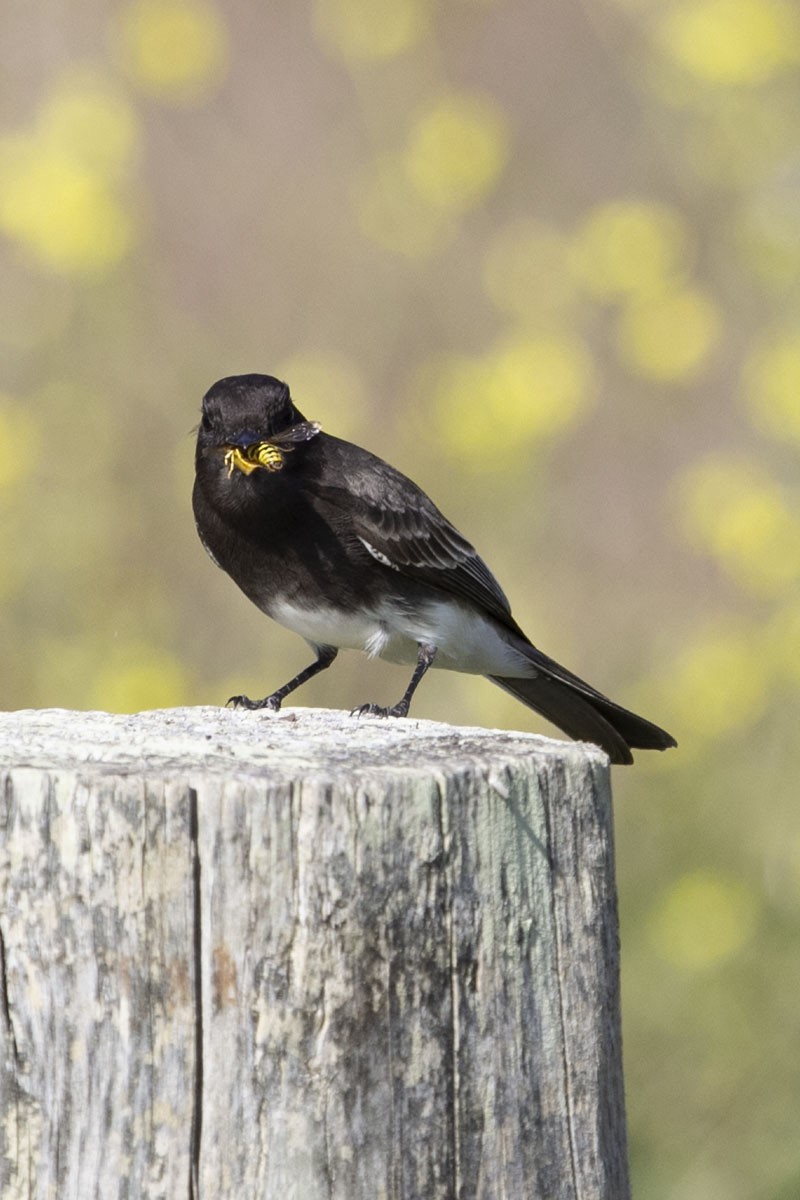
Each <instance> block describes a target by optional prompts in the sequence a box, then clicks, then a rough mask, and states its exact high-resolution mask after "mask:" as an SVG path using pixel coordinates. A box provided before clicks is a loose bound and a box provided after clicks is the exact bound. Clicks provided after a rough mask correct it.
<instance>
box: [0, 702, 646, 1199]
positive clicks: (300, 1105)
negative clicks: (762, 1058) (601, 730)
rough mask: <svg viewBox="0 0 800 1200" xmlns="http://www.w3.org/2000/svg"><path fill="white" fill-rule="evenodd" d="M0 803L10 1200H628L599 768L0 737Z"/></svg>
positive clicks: (362, 739)
mask: <svg viewBox="0 0 800 1200" xmlns="http://www.w3.org/2000/svg"><path fill="white" fill-rule="evenodd" d="M0 798H2V800H1V803H0V827H1V828H0V984H1V985H2V986H1V988H0V991H1V993H2V995H1V997H0V1155H1V1157H0V1194H2V1196H3V1198H4V1200H6V1197H8V1198H9V1200H10V1198H12V1197H36V1198H39V1197H41V1198H45V1197H48V1198H49V1197H57V1198H58V1200H62V1198H64V1200H72V1198H73V1197H74V1198H76V1200H77V1198H79V1197H80V1200H89V1198H92V1197H97V1198H100V1197H102V1198H103V1200H109V1198H111V1197H117V1196H119V1197H131V1198H134V1197H135V1198H140V1197H146V1198H148V1200H149V1198H151V1197H153V1198H155V1197H169V1198H170V1200H173V1198H175V1197H183V1196H186V1197H192V1198H193V1200H200V1198H201V1197H202V1198H203V1200H207V1198H212V1197H213V1198H217V1197H237V1198H238V1197H248V1198H250V1197H263V1198H264V1200H295V1198H296V1200H322V1198H323V1197H324V1198H325V1200H362V1198H363V1200H366V1198H367V1197H369V1200H384V1198H385V1200H416V1198H419V1200H528V1198H530V1200H539V1198H541V1200H561V1198H564V1200H578V1198H580V1200H592V1198H595V1197H596V1198H598V1200H624V1198H625V1197H627V1195H628V1183H627V1166H626V1147H625V1122H624V1106H623V1092H622V1074H621V1048H620V1032H619V1029H620V1027H619V992H618V944H617V915H616V899H615V890H614V864H613V839H612V826H611V800H610V791H609V784H608V769H607V765H606V760H605V757H604V755H602V754H601V753H600V752H599V751H597V750H595V749H594V748H591V747H583V746H578V745H575V744H571V743H563V742H553V741H548V740H546V739H542V738H536V737H533V736H530V735H525V734H509V733H505V732H500V731H487V730H476V729H456V728H453V727H450V726H446V725H438V724H434V723H431V722H424V721H414V720H406V721H382V720H380V719H377V718H366V719H361V720H355V719H353V718H351V717H349V716H347V715H345V714H342V713H338V712H322V711H316V710H308V709H305V710H299V709H298V710H288V711H285V712H282V713H280V714H270V713H263V714H253V713H237V712H227V711H225V710H220V709H182V710H171V711H168V712H157V713H141V714H137V715H134V716H125V717H116V716H110V715H108V714H102V713H70V712H58V711H49V712H28V713H15V714H0Z"/></svg>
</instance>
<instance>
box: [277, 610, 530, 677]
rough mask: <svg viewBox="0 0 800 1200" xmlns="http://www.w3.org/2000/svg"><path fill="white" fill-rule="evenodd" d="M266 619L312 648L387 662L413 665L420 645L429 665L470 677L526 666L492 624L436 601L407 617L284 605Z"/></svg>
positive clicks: (523, 672)
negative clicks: (430, 655) (431, 649)
mask: <svg viewBox="0 0 800 1200" xmlns="http://www.w3.org/2000/svg"><path fill="white" fill-rule="evenodd" d="M270 615H271V616H272V617H273V618H274V620H276V621H277V622H278V623H279V624H280V625H284V626H285V627H286V628H287V629H291V630H292V632H293V633H297V634H299V635H300V636H301V637H303V638H305V639H306V641H307V642H310V643H311V644H312V645H313V646H336V647H337V649H340V650H363V651H365V652H366V653H367V654H369V655H370V656H374V657H377V658H385V659H387V660H388V661H389V662H396V663H415V662H416V661H417V650H418V647H419V645H420V643H423V644H425V645H428V646H435V647H436V651H437V653H436V658H435V659H434V663H433V665H434V666H435V667H443V668H444V669H446V670H450V671H466V672H467V673H469V674H471V675H505V676H511V677H518V678H519V677H523V678H524V677H525V676H530V675H532V674H534V670H533V667H532V664H531V662H530V660H529V659H527V658H526V657H525V655H524V654H522V653H521V652H520V651H518V650H516V649H515V648H514V646H513V644H512V643H511V641H510V638H511V636H512V635H510V634H509V635H504V634H503V632H502V631H501V630H500V628H499V627H498V626H497V625H495V623H494V622H493V621H490V620H488V619H487V618H485V617H482V616H481V615H480V614H478V613H476V612H475V610H474V609H472V608H470V607H467V606H466V605H463V604H459V603H458V602H457V601H455V600H436V601H432V602H430V603H429V604H427V605H425V606H424V608H422V609H421V610H420V611H419V612H416V613H414V614H413V615H412V614H409V613H408V611H407V610H406V609H404V608H403V607H402V606H400V605H396V604H391V603H387V604H386V605H384V606H382V607H381V608H380V609H377V610H375V611H374V612H369V611H367V610H362V611H361V612H358V613H345V612H342V610H341V609H337V608H316V609H309V608H304V607H302V606H301V605H297V604H292V603H289V602H287V601H279V602H277V603H274V604H272V605H271V611H270Z"/></svg>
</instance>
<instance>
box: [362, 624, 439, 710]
mask: <svg viewBox="0 0 800 1200" xmlns="http://www.w3.org/2000/svg"><path fill="white" fill-rule="evenodd" d="M434 658H436V647H435V646H428V645H426V644H425V643H424V642H420V643H419V646H418V648H417V665H416V667H415V668H414V674H413V675H412V676H411V682H410V683H409V685H408V687H407V688H406V690H405V695H404V696H403V699H402V700H398V702H397V704H393V705H392V707H391V708H381V706H380V704H362V705H360V706H359V707H358V708H354V709H353V715H354V716H357V717H363V716H367V715H369V716H371V717H407V716H408V710H409V708H410V707H411V697H412V696H413V695H414V692H415V691H416V690H417V688H418V687H419V683H420V680H421V679H422V676H423V675H424V674H425V672H426V671H427V670H428V667H430V665H431V664H432V662H433V660H434Z"/></svg>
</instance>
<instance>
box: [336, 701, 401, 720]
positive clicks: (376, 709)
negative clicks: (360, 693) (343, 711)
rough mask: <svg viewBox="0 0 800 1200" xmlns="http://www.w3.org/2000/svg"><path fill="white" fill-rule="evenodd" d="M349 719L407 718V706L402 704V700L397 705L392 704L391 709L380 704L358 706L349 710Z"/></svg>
mask: <svg viewBox="0 0 800 1200" xmlns="http://www.w3.org/2000/svg"><path fill="white" fill-rule="evenodd" d="M350 716H351V717H407V716H408V705H407V704H403V702H402V700H401V701H400V702H399V703H398V704H393V705H392V707H391V708H383V707H382V706H381V705H380V704H359V705H358V707H357V708H351V710H350Z"/></svg>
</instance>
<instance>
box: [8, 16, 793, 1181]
mask: <svg viewBox="0 0 800 1200" xmlns="http://www.w3.org/2000/svg"><path fill="white" fill-rule="evenodd" d="M0 33H1V34H2V39H1V44H2V51H0V58H1V59H2V76H1V77H0V89H1V91H0V94H1V95H2V110H1V121H2V128H1V129H0V258H1V259H2V279H3V283H2V288H0V348H1V353H2V393H1V394H0V598H1V599H2V605H1V606H0V638H1V640H2V646H3V660H4V665H3V670H2V678H1V679H0V703H1V704H2V705H3V706H4V707H6V708H22V707H34V706H42V707H51V706H64V707H70V708H73V707H74V708H104V709H111V710H115V711H131V710H137V709H141V708H150V707H161V706H171V705H179V704H210V703H221V702H223V701H224V700H225V699H226V698H227V696H229V695H230V694H231V693H234V692H246V693H249V694H250V695H253V696H260V695H264V694H265V693H266V692H268V691H270V690H272V689H273V688H274V687H275V686H277V685H279V684H281V683H283V682H284V681H285V680H286V679H287V678H288V677H289V676H290V675H291V674H293V673H294V672H295V671H296V670H298V669H299V668H300V667H302V666H304V665H305V664H306V663H307V662H308V657H309V656H308V651H307V648H306V647H305V645H304V644H303V643H302V642H301V641H300V639H298V638H296V637H293V636H292V635H290V634H288V633H285V632H284V631H282V630H281V629H279V628H278V627H277V626H275V625H272V624H270V623H268V622H267V621H266V619H265V618H263V617H261V616H260V614H259V613H258V612H257V611H256V610H255V609H254V608H252V607H251V606H250V605H249V604H248V602H247V601H246V600H245V599H244V597H243V596H241V595H240V593H239V592H238V591H237V589H236V588H235V586H234V585H233V584H232V583H231V582H230V581H229V580H228V579H227V578H226V577H225V576H223V575H222V573H221V572H219V571H217V570H216V569H215V568H214V566H213V565H212V563H211V562H210V561H209V560H208V559H207V558H206V556H205V554H204V552H203V550H202V547H201V546H200V543H199V541H198V540H197V538H196V536H195V532H194V527H193V521H192V515H191V508H190V493H191V484H192V477H193V468H192V455H193V435H192V429H193V426H194V425H195V423H196V421H197V419H198V413H199V404H200V398H201V396H202V394H203V392H204V391H206V389H207V388H208V387H209V386H210V385H211V383H212V382H213V381H214V380H215V379H217V378H219V377H221V376H223V375H228V374H234V373H240V372H250V371H259V372H267V373H271V374H276V375H278V376H280V377H282V378H285V379H286V380H288V382H289V383H290V384H291V387H292V391H293V394H294V397H295V400H296V402H297V404H298V406H299V408H300V409H301V410H302V411H303V412H304V413H305V415H306V416H307V417H309V418H313V419H317V420H320V421H321V422H322V423H323V426H324V428H325V429H327V430H328V431H329V432H332V433H336V434H339V435H341V436H345V437H351V438H353V439H355V440H358V441H359V442H361V443H362V444H363V445H365V446H367V447H369V448H370V449H372V450H373V451H375V452H377V453H378V454H380V455H382V456H384V457H386V458H389V459H390V460H391V461H392V462H393V463H395V464H396V465H397V466H399V467H400V468H401V469H404V470H405V471H406V472H408V473H409V474H411V475H412V476H413V477H414V478H415V479H416V480H417V481H418V482H419V483H420V484H421V485H422V486H423V487H425V488H426V489H427V490H428V491H429V492H430V493H431V495H432V496H433V498H434V499H435V500H436V502H437V503H438V504H439V505H440V507H442V508H443V509H444V511H445V512H446V513H447V514H448V516H450V517H451V519H453V520H454V521H455V522H456V524H457V525H458V526H459V527H460V528H461V529H462V530H463V531H464V533H465V534H466V535H467V536H468V537H469V538H470V539H471V540H472V541H473V542H474V543H475V545H476V546H477V548H478V550H479V551H480V552H481V553H483V555H484V557H486V558H487V559H488V561H489V564H490V566H491V567H492V568H493V569H494V571H495V573H496V574H497V575H498V576H499V578H500V580H501V581H502V583H503V586H504V587H505V589H506V591H507V592H508V594H509V596H510V598H511V600H512V604H513V607H514V612H515V615H516V617H517V619H518V620H519V621H520V623H521V624H522V625H523V627H524V628H525V629H527V630H528V631H529V632H530V634H531V636H532V638H533V640H534V641H535V642H537V643H538V644H539V645H540V646H541V647H542V648H543V649H545V650H546V651H547V652H548V653H550V654H551V655H553V656H555V657H556V658H558V659H559V660H561V661H562V662H564V663H565V664H566V665H568V666H569V667H571V668H572V669H573V670H575V671H577V672H578V673H580V674H581V675H583V676H584V677H585V678H587V679H588V680H590V681H591V682H592V683H594V684H595V685H596V686H598V687H600V688H601V689H602V690H604V691H606V692H608V693H610V694H611V695H612V696H614V697H615V698H616V699H618V700H620V701H622V702H624V703H625V704H627V705H629V706H631V707H634V708H637V709H639V710H640V711H642V712H643V713H644V714H646V715H647V716H649V717H650V718H652V719H653V720H656V721H658V722H659V723H661V724H663V725H665V726H666V727H667V728H668V729H670V730H671V731H672V732H673V733H674V734H675V736H676V737H677V738H678V741H679V743H680V749H679V750H678V751H672V752H670V753H669V754H665V755H649V756H648V755H647V754H641V755H640V756H639V760H638V762H637V764H636V766H635V767H634V768H632V769H629V770H616V771H615V773H614V784H615V805H616V822H617V854H618V874H619V888H620V903H621V911H622V939H623V988H624V1035H625V1056H626V1074H627V1096H628V1106H629V1117H630V1138H631V1153H632V1164H633V1176H634V1186H635V1194H636V1195H637V1196H639V1197H647V1198H648V1200H790V1198H794V1197H797V1196H798V1195H800V1138H798V1126H799V1125H800V1071H798V1054H799V1053H800V1017H799V1016H798V996H800V957H799V956H798V907H799V905H800V830H799V829H798V819H797V813H798V785H797V777H798V770H797V742H798V732H797V731H798V720H799V718H800V596H799V595H798V581H799V580H800V487H799V485H798V455H799V454H800V320H799V319H798V318H799V317H800V203H799V201H800V75H799V74H798V64H800V5H798V4H797V3H795V2H792V0H583V2H581V0H538V2H537V3H536V4H535V5H533V4H531V3H530V0H301V2H299V3H298V0H273V3H271V4H261V5H257V4H253V3H248V2H246V0H218V2H217V3H211V2H210V0H133V2H122V0H26V2H25V3H9V4H6V5H5V6H4V8H3V15H2V17H1V18H0ZM406 682H407V672H406V671H405V670H403V669H400V668H396V667H391V666H385V665H383V664H378V663H374V664H367V663H366V662H365V661H364V660H363V659H360V658H358V657H357V656H355V655H343V656H342V658H340V660H339V661H338V662H337V664H336V666H335V668H334V669H333V670H332V671H330V672H328V673H326V674H325V675H323V676H322V677H320V679H319V680H318V681H315V682H314V683H312V684H310V685H308V686H307V687H306V688H305V689H304V690H303V692H302V693H301V694H300V697H299V702H300V703H303V704H316V705H332V706H337V707H345V708H350V707H352V706H353V705H355V704H358V703H361V702H362V701H365V700H376V701H379V702H382V703H391V702H394V701H395V700H396V699H397V698H398V697H399V695H400V694H401V693H402V691H403V689H404V687H405V684H406ZM415 715H417V716H421V717H431V718H435V719H440V720H449V721H453V722H457V723H466V724H481V725H493V726H501V727H512V728H520V729H540V730H541V731H543V732H548V733H550V734H554V733H555V731H554V730H553V729H552V728H551V727H550V728H548V727H546V726H545V725H544V724H537V723H536V719H535V718H534V717H533V716H532V714H530V713H529V712H528V711H527V710H525V709H524V708H523V707H521V706H520V705H518V704H516V703H515V702H514V701H513V700H512V699H511V698H510V697H506V696H505V695H504V693H502V692H500V691H499V690H498V689H495V688H493V687H492V685H491V684H489V683H486V682H484V681H483V680H480V679H473V678H469V677H461V676H454V675H453V676H448V675H447V674H446V673H444V672H440V673H434V676H433V677H429V678H428V679H427V680H426V681H425V684H424V685H423V687H422V688H421V690H420V693H419V695H418V698H417V700H416V702H415Z"/></svg>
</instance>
